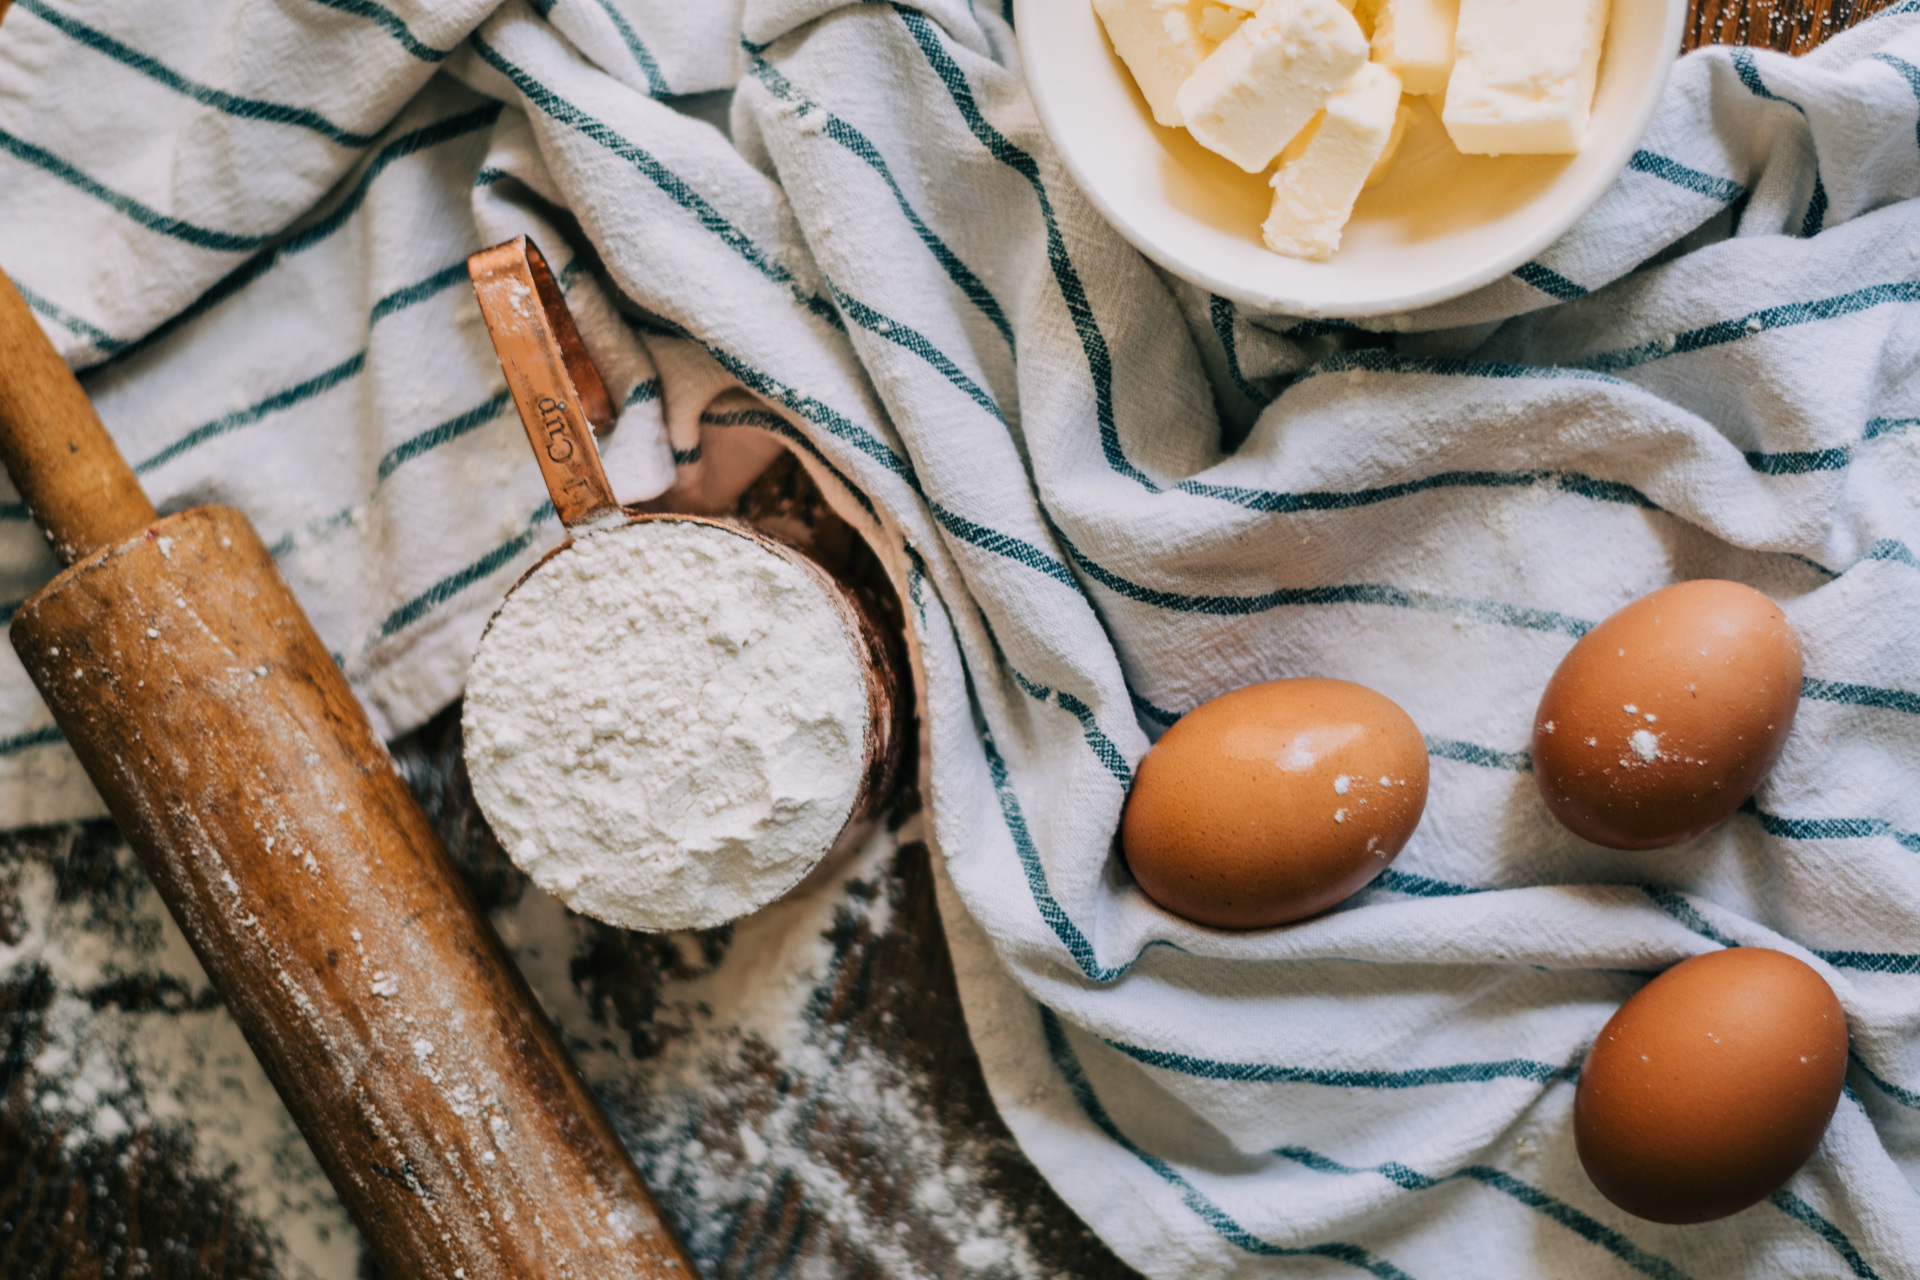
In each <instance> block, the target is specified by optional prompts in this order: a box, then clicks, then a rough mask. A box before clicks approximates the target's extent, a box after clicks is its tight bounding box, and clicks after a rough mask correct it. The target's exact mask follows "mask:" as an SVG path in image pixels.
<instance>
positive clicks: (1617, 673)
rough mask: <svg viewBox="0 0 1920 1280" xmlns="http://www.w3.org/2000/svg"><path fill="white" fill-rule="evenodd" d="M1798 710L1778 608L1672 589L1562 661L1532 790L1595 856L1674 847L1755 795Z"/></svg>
mask: <svg viewBox="0 0 1920 1280" xmlns="http://www.w3.org/2000/svg"><path fill="white" fill-rule="evenodd" d="M1799 704H1800V638H1799V637H1798V636H1796V635H1795V634H1794V631H1793V626H1792V624H1791V623H1789V622H1788V621H1787V616H1786V615H1785V614H1784V613H1782V612H1781V611H1780V606H1779V605H1777V604H1775V603H1774V602H1773V601H1771V600H1769V599H1767V598H1766V597H1765V596H1763V595H1761V594H1760V593H1759V592H1758V591H1755V590H1754V589H1753V588H1751V587H1744V586H1741V585H1740V584H1739V583H1737V582H1719V581H1714V580H1711V579H1703V580H1701V581H1698V582H1682V583H1678V584H1676V585H1674V586H1671V587H1664V588H1662V589H1661V590H1659V591H1656V592H1654V593H1653V594H1652V595H1649V596H1642V597H1641V598H1640V599H1638V600H1636V601H1634V602H1633V603H1632V604H1630V605H1628V606H1627V607H1626V608H1624V609H1622V610H1620V611H1619V612H1618V613H1616V614H1614V615H1613V616H1612V617H1610V618H1608V619H1607V620H1606V621H1605V622H1602V623H1601V624H1600V625H1599V626H1597V627H1595V628H1594V629H1593V630H1592V631H1589V632H1588V633H1587V634H1586V635H1585V636H1583V637H1582V638H1581V639H1580V641H1579V643H1577V644H1575V645H1574V646H1573V648H1572V649H1571V650H1569V651H1568V653H1567V656H1566V657H1565V658H1563V659H1562V660H1561V662H1560V667H1559V669H1558V670H1556V671H1555V672H1554V673H1553V679H1552V680H1551V681H1549V682H1548V684H1547V691H1546V693H1545V694H1543V695H1542V696H1541V698H1540V709H1539V710H1538V711H1537V712H1536V713H1535V714H1534V717H1533V772H1534V779H1535V781H1537V782H1538V783H1539V785H1540V794H1541V796H1542V797H1544V798H1545V800H1546V802H1547V808H1549V809H1551V810H1552V811H1553V816H1554V817H1556V818H1558V819H1560V821H1561V822H1563V823H1565V824H1566V825H1567V826H1568V827H1569V828H1571V829H1572V830H1573V832H1574V833H1575V834H1576V835H1580V836H1584V837H1585V838H1587V839H1588V840H1591V841H1593V842H1594V843H1595V844H1604V845H1607V846H1609V847H1611V848H1615V849H1656V848H1659V847H1660V846H1661V845H1668V844H1676V843H1678V842H1679V841H1681V840H1686V839H1689V838H1691V837H1693V836H1697V835H1699V834H1700V833H1701V832H1702V831H1705V830H1706V829H1707V828H1708V827H1711V826H1713V825H1714V824H1715V823H1717V822H1719V821H1720V820H1721V819H1723V818H1725V817H1727V816H1728V815H1729V814H1731V813H1732V812H1733V811H1734V810H1735V809H1738V808H1739V807H1740V805H1741V803H1742V802H1743V801H1745V800H1746V798H1747V797H1748V796H1750V795H1752V794H1753V789H1754V788H1755V787H1756V786H1758V785H1759V784H1760V779H1761V778H1763V777H1765V776H1766V772H1767V770H1768V769H1771V768H1772V767H1773V762H1774V761H1775V760H1777V759H1778V758H1779V756H1780V749H1781V747H1783V746H1784V745H1786V741H1787V731H1788V730H1789V729H1791V728H1792V727H1793V713H1794V710H1795V708H1797V707H1798V706H1799Z"/></svg>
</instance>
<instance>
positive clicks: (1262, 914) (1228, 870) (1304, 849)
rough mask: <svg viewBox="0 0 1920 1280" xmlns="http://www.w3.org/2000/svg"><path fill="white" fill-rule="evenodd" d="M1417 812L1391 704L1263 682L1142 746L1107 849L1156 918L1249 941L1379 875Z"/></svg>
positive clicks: (1402, 720)
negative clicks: (1164, 914)
mask: <svg viewBox="0 0 1920 1280" xmlns="http://www.w3.org/2000/svg"><path fill="white" fill-rule="evenodd" d="M1426 803H1427V748H1426V743H1425V741H1424V740H1423V739H1422V738H1421V736H1420V730H1419V729H1418V728H1417V727H1416V726H1415V725H1414V723H1413V721H1412V720H1411V719H1410V718H1409V717H1408V715H1407V713H1406V712H1404V711H1402V710H1401V709H1400V708H1399V707H1398V706H1397V705H1396V704H1395V703H1394V702H1393V701H1392V700H1390V699H1388V698H1386V697H1383V696H1382V695H1380V694H1378V693H1375V692H1374V691H1373V690H1371V689H1369V688H1367V687H1365V686H1364V685H1357V684H1351V683H1349V682H1347V681H1345V680H1272V681H1269V682H1267V683H1265V684H1256V685H1249V686H1247V687H1246V688H1244V689H1235V690H1234V691H1233V692H1232V693H1226V694H1222V695H1221V696H1220V697H1218V698H1215V699H1213V700H1212V701H1211V702H1206V703H1202V704H1201V705H1200V706H1198V707H1196V708H1194V709H1193V710H1192V711H1190V712H1188V713H1187V714H1186V715H1184V716H1182V717H1181V718H1180V721H1179V723H1177V724H1175V725H1174V726H1173V727H1172V728H1171V729H1169V730H1167V732H1166V733H1165V734H1164V735H1163V736H1162V737H1161V739H1160V741H1159V742H1157V743H1155V744H1154V746H1153V749H1152V750H1151V751H1149V752H1147V755H1146V758H1145V759H1144V760H1142V761H1141V762H1140V768H1139V771H1138V772H1137V773H1136V775H1135V777H1134V782H1133V794H1132V795H1131V796H1130V797H1128V800H1127V809H1126V813H1125V814H1124V815H1123V816H1122V818H1121V822H1120V845H1121V848H1122V850H1123V852H1124V853H1125V854H1126V859H1127V866H1128V867H1129V868H1131V869H1132V871H1133V875H1134V879H1136V880H1138V881H1139V882H1140V887H1141V888H1142V889H1143V890H1145V891H1146V894H1147V896H1148V897H1150V898H1152V899H1153V900H1154V901H1155V902H1157V903H1159V904H1160V905H1161V906H1163V907H1165V908H1166V909H1167V910H1169V911H1172V912H1174V913H1176V914H1178V915H1182V916H1185V917H1186V918H1187V919H1189V920H1192V921H1194V922H1196V923H1198V924H1205V925H1213V926H1214V927H1216V928H1221V929H1260V928H1265V927H1267V926H1269V925H1276V924H1285V923H1287V922H1288V921H1290V920H1299V919H1302V918H1304V917H1306V916H1310V915H1313V914H1314V913H1315V912H1319V911H1325V910H1326V909H1327V908H1328V907H1331V906H1333V905H1334V904H1335V903H1337V902H1339V901H1340V900H1341V899H1343V898H1346V897H1349V896H1350V895H1352V894H1353V893H1354V892H1356V891H1357V890H1358V889H1359V888H1360V887H1361V886H1362V885H1364V884H1366V883H1367V881H1369V880H1371V879H1373V878H1374V877H1375V876H1376V875H1378V874H1380V872H1381V870H1382V869H1384V868H1385V867H1386V865H1387V864H1388V863H1389V862H1392V861H1393V858H1394V855H1395V854H1397V853H1399V852H1400V847H1401V846H1402V845H1404V844H1406V842H1407V838H1408V837H1409V836H1411V835H1412V834H1413V829H1414V827H1416V826H1417V825H1419V822H1420V811H1421V810H1422V809H1424V808H1425V807H1426Z"/></svg>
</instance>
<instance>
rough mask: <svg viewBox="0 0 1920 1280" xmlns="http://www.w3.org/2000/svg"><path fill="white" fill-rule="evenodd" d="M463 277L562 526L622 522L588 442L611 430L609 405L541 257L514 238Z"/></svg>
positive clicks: (477, 258)
mask: <svg viewBox="0 0 1920 1280" xmlns="http://www.w3.org/2000/svg"><path fill="white" fill-rule="evenodd" d="M467 273H468V274H469V275H471V276H472V277H473V292H474V296H476V297H477V298H479V300H480V314H481V316H482V317H483V318H484V319H485V320H486V322H487V333H488V335H489V336H491V337H492V339H493V349H494V351H495V353H497V354H498V355H499V357H500V368H501V369H502V370H503V371H504V372H505V373H506V375H507V389H508V390H509V391H511V392H512V393H513V402H514V405H515V407H517V408H518V409H519V410H520V421H521V423H522V424H523V425H524V426H525V427H526V429H527V439H528V441H530V442H531V443H532V445H533V456H534V460H535V461H537V462H538V463H539V464H540V476H541V478H542V479H543V480H545V481H546V482H547V493H548V494H549V495H550V496H551V497H552V498H553V509H554V510H555V511H557V512H558V513H559V514H560V523H561V524H563V525H565V526H566V527H567V528H569V529H573V528H577V527H579V526H581V525H585V524H593V523H595V522H597V521H600V520H605V519H608V518H612V517H624V515H625V512H623V511H622V510H621V507H620V503H619V501H618V499H616V498H615V497H614V496H613V486H612V485H611V484H610V483H608V481H607V473H606V470H605V468H603V467H602V466H601V465H600V450H599V448H598V446H596V445H595V444H594V442H593V437H594V434H595V432H596V431H605V430H607V429H608V428H609V427H611V426H612V425H613V420H614V413H613V401H612V400H611V399H610V398H609V397H608V396H607V388H606V384H605V383H603V382H601V381H600V373H599V370H597V369H595V368H594V367H593V358H592V357H591V356H589V355H588V354H587V348H586V345H585V344H584V343H582V342H581V341H580V330H579V329H578V328H576V327H575V326H574V323H573V313H572V312H570V311H568V310H567V300H566V298H565V297H564V296H562V294H561V292H560V286H559V285H558V283H556V282H555V280H554V278H553V272H552V271H550V270H548V269H547V260H546V258H545V257H543V256H542V255H541V253H540V250H539V249H538V248H537V247H536V246H535V245H534V243H533V241H532V240H530V239H528V238H527V237H526V236H517V237H515V238H514V239H512V240H509V241H507V242H506V243H505V244H497V245H495V246H494V247H493V248H491V249H482V250H481V251H480V252H478V253H476V254H474V255H473V256H472V257H470V258H468V259H467Z"/></svg>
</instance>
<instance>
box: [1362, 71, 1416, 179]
mask: <svg viewBox="0 0 1920 1280" xmlns="http://www.w3.org/2000/svg"><path fill="white" fill-rule="evenodd" d="M1404 88H1405V86H1402V90H1403V91H1404ZM1412 123H1413V108H1412V107H1410V106H1408V105H1407V100H1406V99H1405V98H1402V99H1400V106H1399V108H1398V109H1397V110H1396V111H1395V112H1394V113H1393V131H1392V132H1391V133H1389V134H1388V135H1387V149H1386V150H1385V151H1382V152H1381V153H1380V158H1379V159H1378V160H1375V161H1374V162H1373V168H1371V169H1369V170H1367V180H1366V182H1365V183H1363V184H1362V185H1363V186H1367V187H1370V186H1372V185H1373V184H1374V183H1376V182H1378V181H1380V179H1382V178H1384V177H1386V176H1387V170H1388V169H1390V168H1392V167H1393V158H1394V157H1395V156H1396V155H1398V154H1400V143H1401V140H1402V139H1404V138H1405V137H1406V136H1407V126H1408V125H1410V124H1412Z"/></svg>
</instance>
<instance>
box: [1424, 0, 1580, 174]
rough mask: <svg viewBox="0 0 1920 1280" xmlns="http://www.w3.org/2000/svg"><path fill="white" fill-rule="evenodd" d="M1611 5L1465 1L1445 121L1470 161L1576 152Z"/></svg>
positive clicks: (1560, 0)
mask: <svg viewBox="0 0 1920 1280" xmlns="http://www.w3.org/2000/svg"><path fill="white" fill-rule="evenodd" d="M1606 32H1607V0H1460V24H1459V26H1458V27H1457V28H1456V29H1455V32H1454V38H1453V74H1452V76H1451V77H1450V78H1449V79H1448V81H1447V100H1446V108H1445V109H1444V110H1443V111H1442V112H1441V113H1440V122H1441V123H1442V124H1444V125H1446V126H1447V133H1448V135H1449V136H1450V137H1452V139H1453V145H1454V146H1456V147H1458V148H1459V149H1460V150H1461V151H1463V152H1465V153H1466V154H1468V155H1554V154H1562V153H1565V152H1571V151H1578V150H1579V149H1580V143H1581V141H1582V140H1583V139H1584V138H1585V137H1586V132H1587V117H1588V115H1589V113H1590V112H1591V111H1592V109H1593V85H1594V78H1595V75H1596V73H1597V71H1598V69H1599V65H1600V46H1601V43H1602V42H1603V40H1604V39H1605V38H1606Z"/></svg>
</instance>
